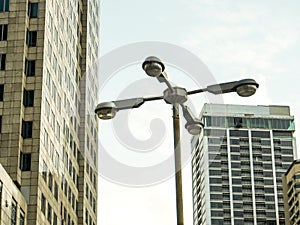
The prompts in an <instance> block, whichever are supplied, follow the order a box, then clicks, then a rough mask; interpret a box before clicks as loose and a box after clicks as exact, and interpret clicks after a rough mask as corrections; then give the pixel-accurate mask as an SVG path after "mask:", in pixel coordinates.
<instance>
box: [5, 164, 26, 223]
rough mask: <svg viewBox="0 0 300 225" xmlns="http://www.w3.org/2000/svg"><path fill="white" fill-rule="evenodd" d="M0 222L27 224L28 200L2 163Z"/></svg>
mask: <svg viewBox="0 0 300 225" xmlns="http://www.w3.org/2000/svg"><path fill="white" fill-rule="evenodd" d="M0 174H1V177H0V178H1V181H0V224H1V225H4V224H18V225H27V224H28V223H26V221H27V203H26V200H25V198H24V196H23V194H22V193H21V191H20V190H19V189H18V187H17V186H16V185H15V184H14V182H13V180H12V179H11V178H10V176H9V175H8V174H7V172H6V171H5V169H4V168H3V167H2V166H1V164H0Z"/></svg>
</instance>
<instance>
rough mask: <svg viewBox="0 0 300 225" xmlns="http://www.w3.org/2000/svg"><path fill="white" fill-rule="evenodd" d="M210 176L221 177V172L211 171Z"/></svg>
mask: <svg viewBox="0 0 300 225" xmlns="http://www.w3.org/2000/svg"><path fill="white" fill-rule="evenodd" d="M209 175H210V176H216V175H217V176H220V175H221V170H209Z"/></svg>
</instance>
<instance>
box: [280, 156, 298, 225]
mask: <svg viewBox="0 0 300 225" xmlns="http://www.w3.org/2000/svg"><path fill="white" fill-rule="evenodd" d="M282 183H283V184H282V186H283V197H284V211H285V224H286V225H291V224H299V223H300V204H299V201H300V195H299V191H300V160H299V159H298V160H295V161H294V162H293V163H292V164H291V166H290V167H289V169H288V170H287V171H286V173H285V174H284V175H283V176H282Z"/></svg>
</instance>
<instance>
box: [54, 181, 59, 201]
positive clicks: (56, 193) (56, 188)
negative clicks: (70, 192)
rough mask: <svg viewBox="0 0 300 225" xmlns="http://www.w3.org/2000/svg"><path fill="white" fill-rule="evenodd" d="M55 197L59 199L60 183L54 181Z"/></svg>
mask: <svg viewBox="0 0 300 225" xmlns="http://www.w3.org/2000/svg"><path fill="white" fill-rule="evenodd" d="M54 198H55V199H56V200H58V185H57V183H56V182H54Z"/></svg>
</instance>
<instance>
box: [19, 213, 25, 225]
mask: <svg viewBox="0 0 300 225" xmlns="http://www.w3.org/2000/svg"><path fill="white" fill-rule="evenodd" d="M24 224H25V216H24V212H23V211H22V212H21V213H20V221H19V225H24Z"/></svg>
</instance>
